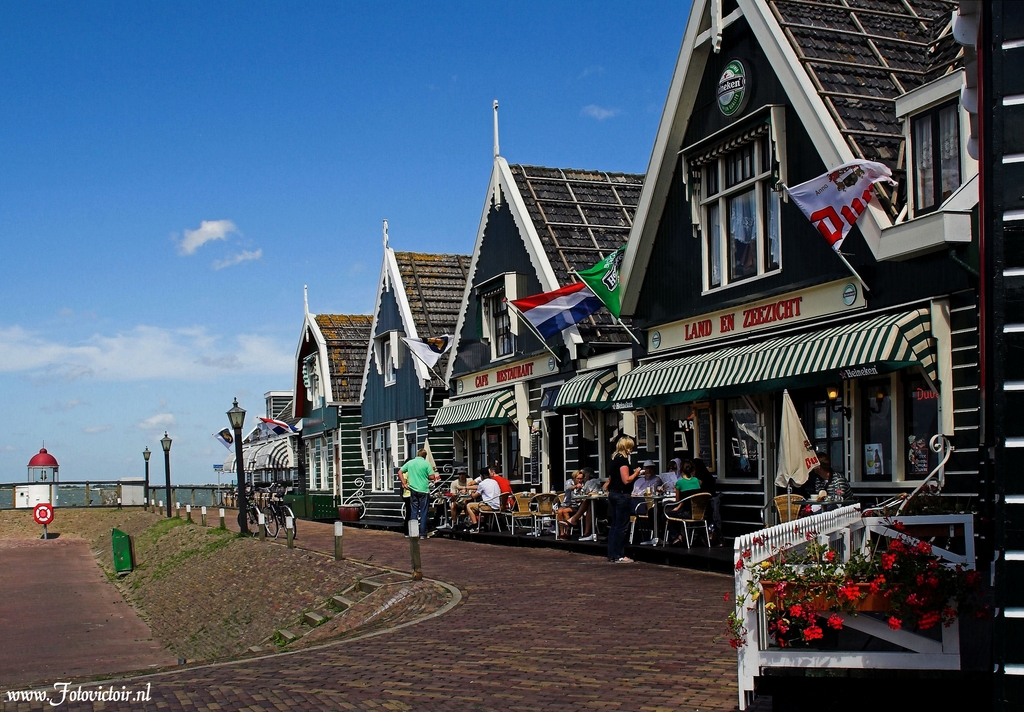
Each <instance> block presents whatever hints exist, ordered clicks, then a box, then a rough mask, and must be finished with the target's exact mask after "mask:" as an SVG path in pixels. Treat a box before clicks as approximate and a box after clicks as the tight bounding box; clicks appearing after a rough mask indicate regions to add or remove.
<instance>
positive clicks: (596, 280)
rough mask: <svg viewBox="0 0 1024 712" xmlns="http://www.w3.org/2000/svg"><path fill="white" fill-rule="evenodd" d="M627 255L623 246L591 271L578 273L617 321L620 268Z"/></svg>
mask: <svg viewBox="0 0 1024 712" xmlns="http://www.w3.org/2000/svg"><path fill="white" fill-rule="evenodd" d="M625 253H626V246H625V245H623V246H622V247H620V248H619V249H617V250H615V252H613V253H611V254H610V255H608V256H607V257H605V258H604V259H603V260H601V261H600V262H598V263H597V264H596V265H594V266H593V267H591V268H590V269H587V270H583V271H582V272H577V273H576V275H577V276H578V277H579V278H580V279H582V280H583V282H584V284H586V285H587V286H588V287H590V291H592V292H593V293H594V296H596V297H597V298H598V299H600V300H601V303H602V304H604V305H605V307H607V308H608V311H610V312H611V313H612V315H613V316H614V317H615V318H616V319H618V318H619V305H620V295H619V267H620V266H621V265H622V257H623V255H624V254H625Z"/></svg>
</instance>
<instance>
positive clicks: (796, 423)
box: [775, 391, 818, 487]
mask: <svg viewBox="0 0 1024 712" xmlns="http://www.w3.org/2000/svg"><path fill="white" fill-rule="evenodd" d="M817 466H818V454H817V453H816V452H814V448H813V447H811V441H810V440H809V439H808V438H807V433H806V432H805V431H804V426H803V423H801V422H800V416H798V415H797V414H796V406H794V405H793V399H792V398H790V397H789V391H783V392H782V433H781V435H780V437H779V474H778V475H777V476H776V477H775V484H777V485H778V486H779V487H788V483H789V481H790V480H792V482H793V484H794V485H796V486H798V487H799V486H800V485H802V484H804V483H805V482H807V478H808V477H809V476H810V473H811V470H813V469H814V468H815V467H817Z"/></svg>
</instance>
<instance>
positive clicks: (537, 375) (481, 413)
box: [433, 147, 643, 490]
mask: <svg viewBox="0 0 1024 712" xmlns="http://www.w3.org/2000/svg"><path fill="white" fill-rule="evenodd" d="M642 181H643V176H640V175H632V174H626V173H607V172H603V171H588V170H577V169H559V168H544V167H539V166H527V165H519V164H509V163H508V162H507V161H506V160H505V159H504V158H502V157H501V156H500V155H498V151H497V147H496V148H495V158H494V164H493V169H492V171H491V176H490V181H489V184H488V188H487V194H486V199H485V201H484V206H483V211H482V214H481V216H480V223H479V229H478V231H477V236H476V242H475V244H474V247H473V254H472V259H471V262H470V266H469V276H468V279H467V282H466V287H465V291H464V294H463V297H462V302H461V308H460V313H459V318H458V325H457V327H456V332H455V344H454V347H453V352H452V356H451V359H450V361H449V363H448V368H447V372H446V374H445V376H446V378H447V380H448V382H449V385H450V387H451V399H450V400H449V401H448V402H447V403H446V404H445V405H444V407H443V408H441V409H440V410H439V411H438V413H437V415H436V416H435V418H434V420H433V427H434V428H435V429H441V430H445V431H449V432H454V433H455V440H454V448H455V459H456V460H457V461H461V462H465V463H466V464H467V466H468V467H469V468H470V470H471V472H472V473H473V474H474V475H475V474H477V473H479V471H481V470H483V469H484V468H486V467H487V466H488V465H489V464H495V463H496V464H497V465H498V468H499V469H500V470H501V471H502V472H503V473H504V474H505V475H506V476H507V477H508V478H509V479H510V480H511V481H512V482H513V483H514V484H516V485H517V486H519V487H522V488H543V489H545V490H547V489H550V488H555V489H561V487H562V484H563V482H564V481H565V478H566V473H568V472H571V471H572V470H573V469H575V468H578V467H581V466H584V465H591V466H593V467H595V468H598V469H599V468H600V463H601V461H602V454H603V453H604V452H605V450H606V448H607V443H608V442H609V439H610V438H611V437H613V436H614V434H615V433H617V432H619V431H620V430H621V428H622V424H621V418H620V417H619V416H618V415H615V414H612V415H610V416H609V417H608V418H606V417H605V413H606V412H608V411H607V409H608V407H609V406H610V390H611V388H613V387H614V379H615V377H616V374H617V369H618V368H619V364H620V363H625V364H628V363H629V362H630V359H631V349H630V341H629V338H628V337H627V335H626V333H625V332H624V330H623V329H622V328H621V327H620V326H618V325H617V324H615V323H614V322H613V320H612V318H611V316H610V315H609V314H608V313H607V312H606V311H604V310H602V311H601V312H599V313H597V314H594V315H593V316H592V317H589V318H588V319H587V320H586V321H585V322H583V323H581V324H578V325H576V326H573V327H570V328H569V329H566V330H565V331H563V332H562V333H561V336H560V337H559V338H556V339H552V340H551V342H550V343H549V344H548V346H549V347H550V349H551V350H552V351H553V352H554V354H552V353H551V352H549V350H548V349H546V348H545V345H544V343H542V342H541V340H540V339H539V338H538V336H537V335H535V333H534V332H532V331H531V330H530V328H529V327H528V326H527V325H526V324H524V323H522V321H521V320H520V319H519V318H518V317H517V315H516V314H515V313H514V312H513V310H511V309H509V308H508V306H507V303H506V300H513V299H518V298H522V297H526V296H529V295H534V294H539V293H541V292H549V291H552V290H555V289H558V288H560V287H564V286H566V285H568V284H570V283H572V282H574V281H576V277H575V275H574V271H575V270H581V269H587V268H589V267H592V266H593V265H594V264H595V263H597V262H598V261H600V260H601V259H603V258H604V257H605V256H607V255H608V254H610V253H611V252H613V251H615V250H616V249H617V248H619V247H621V246H622V245H623V244H624V243H625V241H626V237H627V235H628V234H629V230H630V227H631V226H632V223H633V215H634V212H635V211H636V205H637V200H638V198H639V193H640V186H641V183H642ZM574 379H580V380H577V381H576V382H575V383H574V385H573V387H571V388H568V390H566V388H567V386H568V385H569V384H570V383H571V382H573V381H574ZM582 381H586V383H583V382H582ZM563 393H564V394H565V396H569V395H570V394H571V395H573V399H572V402H566V401H565V398H563V399H562V401H559V397H560V394H563Z"/></svg>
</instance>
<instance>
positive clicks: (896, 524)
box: [892, 522, 907, 532]
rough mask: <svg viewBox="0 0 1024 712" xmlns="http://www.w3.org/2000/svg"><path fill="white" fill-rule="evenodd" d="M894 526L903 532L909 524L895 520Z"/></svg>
mask: <svg viewBox="0 0 1024 712" xmlns="http://www.w3.org/2000/svg"><path fill="white" fill-rule="evenodd" d="M892 528H893V529H895V530H896V531H898V532H903V531H906V530H907V525H906V524H904V523H903V522H893V523H892Z"/></svg>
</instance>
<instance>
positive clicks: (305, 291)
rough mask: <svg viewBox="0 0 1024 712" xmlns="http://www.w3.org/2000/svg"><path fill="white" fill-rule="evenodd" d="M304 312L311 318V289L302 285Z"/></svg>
mask: <svg viewBox="0 0 1024 712" xmlns="http://www.w3.org/2000/svg"><path fill="white" fill-rule="evenodd" d="M302 311H303V313H304V314H305V315H306V316H309V287H308V286H307V285H305V284H304V285H302Z"/></svg>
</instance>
